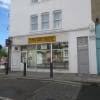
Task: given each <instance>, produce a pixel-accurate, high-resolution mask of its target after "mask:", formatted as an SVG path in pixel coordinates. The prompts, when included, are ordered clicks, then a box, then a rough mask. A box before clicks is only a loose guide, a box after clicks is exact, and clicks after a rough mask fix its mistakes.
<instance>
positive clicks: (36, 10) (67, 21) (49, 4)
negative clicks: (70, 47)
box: [10, 0, 91, 36]
mask: <svg viewBox="0 0 100 100" xmlns="http://www.w3.org/2000/svg"><path fill="white" fill-rule="evenodd" d="M40 1H41V0H40ZM54 10H62V29H60V30H72V29H78V28H84V27H88V26H89V24H90V23H91V0H44V1H43V0H42V1H41V2H39V3H38V4H32V3H31V0H12V4H11V13H10V14H11V15H10V36H16V35H26V34H36V33H37V32H31V30H30V16H31V15H33V14H37V15H39V30H38V32H40V33H41V24H40V23H41V18H40V15H41V13H43V12H50V29H49V30H52V31H53V18H52V12H53V11H54ZM42 33H45V32H42Z"/></svg>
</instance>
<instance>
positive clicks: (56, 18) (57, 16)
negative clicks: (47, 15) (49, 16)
mask: <svg viewBox="0 0 100 100" xmlns="http://www.w3.org/2000/svg"><path fill="white" fill-rule="evenodd" d="M61 25H62V11H61V10H55V11H54V12H53V27H54V28H55V29H59V28H61Z"/></svg>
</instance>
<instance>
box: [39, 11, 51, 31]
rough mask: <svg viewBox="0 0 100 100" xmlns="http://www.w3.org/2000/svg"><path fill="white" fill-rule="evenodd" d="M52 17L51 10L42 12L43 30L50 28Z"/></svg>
mask: <svg viewBox="0 0 100 100" xmlns="http://www.w3.org/2000/svg"><path fill="white" fill-rule="evenodd" d="M43 17H47V19H44V18H43ZM49 18H50V15H49V12H45V13H42V14H41V29H42V30H48V29H49V27H50V25H49V24H50V22H49V20H50V19H49ZM45 25H47V27H45Z"/></svg>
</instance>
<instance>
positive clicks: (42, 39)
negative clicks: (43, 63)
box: [28, 36, 56, 44]
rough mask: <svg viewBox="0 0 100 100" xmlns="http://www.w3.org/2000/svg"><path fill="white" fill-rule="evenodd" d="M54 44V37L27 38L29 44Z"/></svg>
mask: <svg viewBox="0 0 100 100" xmlns="http://www.w3.org/2000/svg"><path fill="white" fill-rule="evenodd" d="M53 42H56V36H44V37H35V38H33V37H32V38H31V37H30V38H28V43H29V44H38V43H53Z"/></svg>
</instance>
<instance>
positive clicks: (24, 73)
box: [23, 62, 26, 76]
mask: <svg viewBox="0 0 100 100" xmlns="http://www.w3.org/2000/svg"><path fill="white" fill-rule="evenodd" d="M23 75H24V76H26V62H24V71H23Z"/></svg>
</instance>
